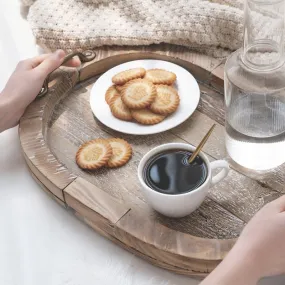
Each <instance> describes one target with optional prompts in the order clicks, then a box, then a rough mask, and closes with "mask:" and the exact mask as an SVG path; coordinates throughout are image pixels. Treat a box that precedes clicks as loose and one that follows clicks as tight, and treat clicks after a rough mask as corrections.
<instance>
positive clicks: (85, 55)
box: [37, 50, 96, 98]
mask: <svg viewBox="0 0 285 285" xmlns="http://www.w3.org/2000/svg"><path fill="white" fill-rule="evenodd" d="M74 56H78V57H79V59H80V61H81V62H88V61H91V60H93V59H94V58H95V57H96V53H95V52H94V51H92V50H86V51H84V52H74V53H70V54H68V55H67V56H66V57H65V58H64V60H63V62H62V64H61V65H63V64H65V63H66V62H67V61H69V60H70V59H72V58H73V57H74ZM49 76H50V74H49V75H48V76H47V78H46V79H45V81H44V84H43V87H42V89H41V91H40V92H39V94H38V96H37V97H38V98H40V97H42V96H44V95H46V94H47V93H48V83H49Z"/></svg>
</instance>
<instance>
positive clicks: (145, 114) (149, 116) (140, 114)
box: [131, 109, 165, 125]
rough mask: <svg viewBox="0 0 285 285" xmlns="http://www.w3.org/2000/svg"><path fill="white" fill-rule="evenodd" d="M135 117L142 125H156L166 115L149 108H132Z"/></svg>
mask: <svg viewBox="0 0 285 285" xmlns="http://www.w3.org/2000/svg"><path fill="white" fill-rule="evenodd" d="M131 113H132V116H133V118H134V119H135V120H136V121H137V122H138V123H141V124H142V125H155V124H158V123H160V122H161V121H163V120H164V119H165V116H163V115H159V114H155V113H153V112H151V111H150V110H148V109H142V110H132V111H131Z"/></svg>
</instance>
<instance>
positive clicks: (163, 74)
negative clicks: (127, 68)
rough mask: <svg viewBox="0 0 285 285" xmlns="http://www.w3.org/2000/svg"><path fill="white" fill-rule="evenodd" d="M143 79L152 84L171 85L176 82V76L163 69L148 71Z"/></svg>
mask: <svg viewBox="0 0 285 285" xmlns="http://www.w3.org/2000/svg"><path fill="white" fill-rule="evenodd" d="M144 78H145V79H147V80H149V81H151V82H152V83H153V84H166V85H172V84H173V83H174V82H175V80H176V74H175V73H173V72H170V71H167V70H164V69H149V70H148V71H147V72H146V74H145V77H144Z"/></svg>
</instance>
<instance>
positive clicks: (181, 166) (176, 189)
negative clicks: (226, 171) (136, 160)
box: [144, 150, 208, 195]
mask: <svg viewBox="0 0 285 285" xmlns="http://www.w3.org/2000/svg"><path fill="white" fill-rule="evenodd" d="M191 154H192V152H189V151H184V150H170V151H166V152H162V153H159V154H158V155H156V156H154V157H153V158H151V159H150V160H149V161H148V162H147V163H146V166H145V168H144V180H145V182H146V184H147V185H148V186H149V187H150V188H152V189H153V190H155V191H158V192H161V193H165V194H172V195H177V194H182V193H187V192H191V191H193V190H195V189H197V188H198V187H199V186H201V185H202V184H203V183H204V182H205V180H206V178H207V173H208V171H207V166H206V163H205V162H204V161H203V159H202V158H201V157H199V156H197V157H196V159H195V160H194V162H192V163H191V164H189V162H188V160H189V157H190V156H191Z"/></svg>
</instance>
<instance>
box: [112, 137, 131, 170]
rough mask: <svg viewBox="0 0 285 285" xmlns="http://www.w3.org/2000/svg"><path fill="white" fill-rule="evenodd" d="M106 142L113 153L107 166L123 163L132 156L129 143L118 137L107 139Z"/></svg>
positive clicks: (117, 165) (116, 165)
mask: <svg viewBox="0 0 285 285" xmlns="http://www.w3.org/2000/svg"><path fill="white" fill-rule="evenodd" d="M108 142H109V144H110V145H111V147H112V151H113V154H112V156H111V158H110V159H109V161H108V163H107V166H108V167H110V168H113V167H119V166H123V165H125V164H126V163H127V162H128V161H129V160H130V158H131V156H132V147H131V146H130V144H129V143H128V142H126V141H125V140H123V139H118V138H112V139H108Z"/></svg>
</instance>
